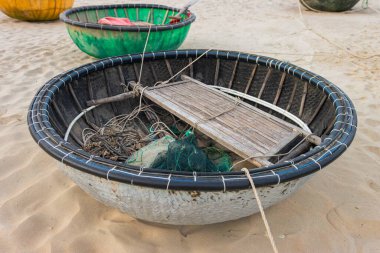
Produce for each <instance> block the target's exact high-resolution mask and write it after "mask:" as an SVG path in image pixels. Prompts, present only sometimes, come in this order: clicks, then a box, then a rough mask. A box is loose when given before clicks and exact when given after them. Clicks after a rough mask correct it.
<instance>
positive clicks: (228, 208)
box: [59, 163, 310, 225]
mask: <svg viewBox="0 0 380 253" xmlns="http://www.w3.org/2000/svg"><path fill="white" fill-rule="evenodd" d="M59 168H60V169H61V170H63V172H64V173H65V174H66V175H67V176H68V177H69V178H70V179H71V180H73V181H74V182H75V183H76V184H77V185H78V186H79V187H80V188H81V189H82V190H84V191H85V192H86V193H88V194H89V195H91V196H92V197H93V198H95V199H96V200H98V201H100V202H102V203H103V204H105V205H107V206H110V207H113V208H117V209H119V210H120V211H122V212H124V213H127V214H128V215H130V216H132V217H134V218H137V219H141V220H145V221H150V222H156V223H163V224H171V225H204V224H212V223H218V222H224V221H229V220H236V219H239V218H242V217H246V216H249V215H252V214H254V213H257V212H259V208H258V206H257V202H256V200H255V198H254V195H253V192H252V190H251V189H247V190H239V191H226V192H223V191H178V190H165V189H154V188H150V187H143V186H136V185H130V184H125V183H119V182H116V181H111V180H107V179H104V178H100V177H96V176H93V175H91V174H88V173H85V172H82V171H80V170H77V169H74V168H72V167H70V166H66V165H64V164H62V163H59ZM309 177H310V176H308V177H303V178H300V179H296V180H292V181H290V182H286V183H280V184H278V185H273V186H267V187H260V188H258V192H259V195H260V200H261V202H262V204H263V206H264V208H267V207H269V206H272V205H274V204H276V203H278V202H280V201H281V200H283V199H286V198H287V197H289V196H290V195H291V194H292V193H294V192H295V191H296V190H297V189H298V188H299V187H301V186H302V185H303V184H304V182H305V181H306V180H307V179H308V178H309Z"/></svg>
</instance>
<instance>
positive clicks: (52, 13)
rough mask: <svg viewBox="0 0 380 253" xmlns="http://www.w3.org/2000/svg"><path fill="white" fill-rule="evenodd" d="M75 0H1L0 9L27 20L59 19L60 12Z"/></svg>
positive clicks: (69, 6)
mask: <svg viewBox="0 0 380 253" xmlns="http://www.w3.org/2000/svg"><path fill="white" fill-rule="evenodd" d="M73 3H74V0H62V1H58V0H49V1H48V0H38V1H30V0H19V1H15V0H1V1H0V10H1V11H2V12H4V14H6V15H7V16H9V17H11V18H16V19H20V20H25V21H47V20H55V19H58V17H59V14H60V13H61V12H63V11H65V10H67V9H69V8H71V7H72V6H73Z"/></svg>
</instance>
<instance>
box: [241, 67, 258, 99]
mask: <svg viewBox="0 0 380 253" xmlns="http://www.w3.org/2000/svg"><path fill="white" fill-rule="evenodd" d="M256 70H257V64H256V65H255V66H254V67H253V69H252V72H251V75H250V76H249V79H248V82H247V86H246V87H245V90H244V93H245V94H248V91H249V89H250V88H251V86H252V80H253V78H254V77H255V74H256Z"/></svg>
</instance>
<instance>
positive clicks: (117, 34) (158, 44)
mask: <svg viewBox="0 0 380 253" xmlns="http://www.w3.org/2000/svg"><path fill="white" fill-rule="evenodd" d="M179 11H180V10H179V9H177V8H173V7H168V6H164V5H156V4H123V5H102V6H85V7H79V8H73V9H70V10H67V11H66V12H64V13H62V14H61V16H60V19H61V20H62V21H63V22H65V23H66V27H67V30H68V33H69V35H70V37H71V39H72V40H73V41H74V43H75V44H76V45H77V46H78V47H79V49H80V50H82V51H83V52H85V53H87V54H89V55H91V56H94V57H96V58H104V57H109V56H117V55H123V54H133V53H141V52H143V51H144V46H145V42H146V41H147V38H148V41H147V45H146V51H158V50H173V49H177V48H178V47H179V46H181V44H182V43H183V41H184V40H185V38H186V36H187V33H188V32H189V30H190V26H191V23H192V22H194V20H195V15H194V14H193V13H191V12H190V11H186V12H185V13H184V14H181V20H180V21H178V22H174V23H173V22H172V21H171V19H170V17H171V16H174V15H176V14H177V13H178V12H179ZM105 17H111V18H120V19H123V18H124V19H125V18H128V19H129V20H130V21H131V22H135V23H136V25H132V26H123V25H111V24H99V23H98V22H99V20H101V19H102V18H105ZM148 36H149V37H148Z"/></svg>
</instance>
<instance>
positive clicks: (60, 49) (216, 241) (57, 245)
mask: <svg viewBox="0 0 380 253" xmlns="http://www.w3.org/2000/svg"><path fill="white" fill-rule="evenodd" d="M106 2H107V1H100V0H93V1H89V0H88V1H81V0H77V1H76V3H75V5H76V6H80V5H88V4H104V3H106ZM114 2H119V3H121V2H125V1H114ZM145 2H149V1H145ZM158 2H159V3H163V4H177V2H175V3H174V2H173V1H169V0H167V1H158ZM182 2H183V1H182ZM370 6H372V7H373V8H375V9H377V10H380V2H378V1H370ZM193 10H194V11H195V12H196V13H197V16H198V19H197V21H196V22H195V23H194V25H193V26H192V29H191V31H190V33H189V36H188V39H187V40H186V42H185V43H184V44H183V45H182V48H210V47H212V48H219V49H231V50H241V51H245V52H250V53H259V54H263V55H267V56H273V57H276V58H280V59H282V60H288V61H290V62H292V63H294V64H297V65H299V66H302V67H304V68H307V69H310V70H312V71H313V72H316V73H319V74H320V75H322V76H324V77H326V78H327V79H329V80H330V81H332V82H334V83H336V84H337V85H339V86H340V87H341V88H342V89H343V90H344V91H345V92H346V93H347V94H348V95H349V96H350V97H351V98H352V100H353V102H354V104H355V105H356V108H357V112H358V115H359V130H358V133H357V136H356V139H355V141H354V143H353V145H352V146H351V147H350V148H349V150H348V151H347V152H346V153H345V154H344V155H343V156H342V157H340V158H339V159H338V160H337V161H335V162H334V163H333V164H331V165H330V166H328V167H327V168H326V169H324V170H323V171H321V172H318V173H316V174H315V176H314V177H312V178H311V179H310V180H309V181H308V182H307V183H306V184H305V186H304V187H303V188H301V189H300V190H299V191H298V192H297V193H295V194H294V195H293V196H291V197H290V198H288V199H287V200H285V201H283V202H281V203H280V204H278V205H275V206H273V207H271V208H269V209H267V210H266V215H267V218H268V220H269V224H270V226H271V229H272V232H273V234H274V238H275V240H276V243H277V246H278V248H279V251H280V252H368V253H370V252H371V253H374V252H380V144H379V143H380V133H379V131H378V130H379V128H378V127H379V124H380V116H379V109H380V102H379V101H380V95H379V94H380V85H379V80H380V57H372V58H368V59H361V58H358V57H354V56H352V55H350V54H349V53H348V52H347V51H349V52H351V53H353V54H357V55H360V56H370V55H374V54H379V53H380V48H379V45H380V14H379V13H377V12H376V11H375V10H373V9H366V10H363V9H361V7H360V4H359V5H357V6H356V7H355V8H354V10H353V11H352V12H348V13H313V12H309V11H304V12H303V16H304V22H306V23H307V25H306V26H305V25H304V23H303V22H301V21H300V19H299V17H300V16H299V12H298V3H297V1H296V0H294V1H281V0H268V1H247V0H245V1H242V0H236V1H230V0H209V1H205V0H204V1H201V2H200V3H199V4H197V6H195V7H194V8H193ZM307 27H309V28H311V29H312V30H314V31H316V32H317V33H320V34H323V36H325V37H326V38H327V39H328V40H330V41H332V42H334V43H337V44H339V45H341V47H342V48H345V49H346V50H347V51H344V50H342V49H340V48H338V47H336V46H335V45H333V44H331V43H329V42H328V41H327V40H326V39H323V38H321V37H320V36H318V35H316V34H315V33H314V32H312V30H310V29H308V28H307ZM0 45H1V46H0V91H1V92H0V143H1V145H0V252H165V253H171V252H199V253H202V252H219V253H223V252H272V251H271V248H270V244H269V241H268V240H267V237H266V236H265V228H264V225H263V222H262V220H261V217H260V215H253V216H251V217H247V218H243V219H240V220H237V221H231V222H225V223H222V224H215V225H208V226H181V227H176V226H160V225H153V224H148V223H144V222H141V221H137V220H135V219H133V218H131V217H129V216H128V215H126V214H122V213H120V212H119V211H118V210H115V209H112V208H108V207H105V206H104V205H102V204H100V203H98V202H97V201H95V200H94V199H92V198H91V197H90V196H88V195H87V194H85V193H84V192H83V191H82V190H81V189H79V188H78V187H77V186H76V185H75V184H74V183H73V182H71V181H70V180H69V179H68V178H66V177H65V176H64V175H63V174H62V173H61V172H60V171H59V170H58V169H57V165H56V162H55V160H54V159H53V158H51V157H49V156H48V155H47V154H45V153H44V152H43V151H42V150H41V149H40V148H39V147H38V146H37V145H36V144H35V143H34V141H33V140H32V138H31V137H30V135H29V132H28V129H27V125H26V113H27V108H28V106H29V103H30V101H31V99H32V97H33V96H34V94H35V92H36V91H37V89H38V88H39V87H40V86H41V85H43V84H44V82H46V81H47V80H49V79H50V78H52V77H53V76H54V75H56V74H58V73H61V72H63V71H65V70H67V69H70V68H72V67H75V66H79V65H82V64H84V63H88V62H91V61H94V58H91V57H89V56H87V55H86V54H84V53H82V52H81V51H80V50H79V49H77V48H76V46H75V45H74V44H73V43H72V41H71V40H70V38H69V36H68V35H67V33H66V30H65V27H64V25H63V24H62V23H60V22H59V21H56V22H47V23H28V22H21V21H17V20H14V19H11V18H8V17H6V16H5V15H3V14H0Z"/></svg>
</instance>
